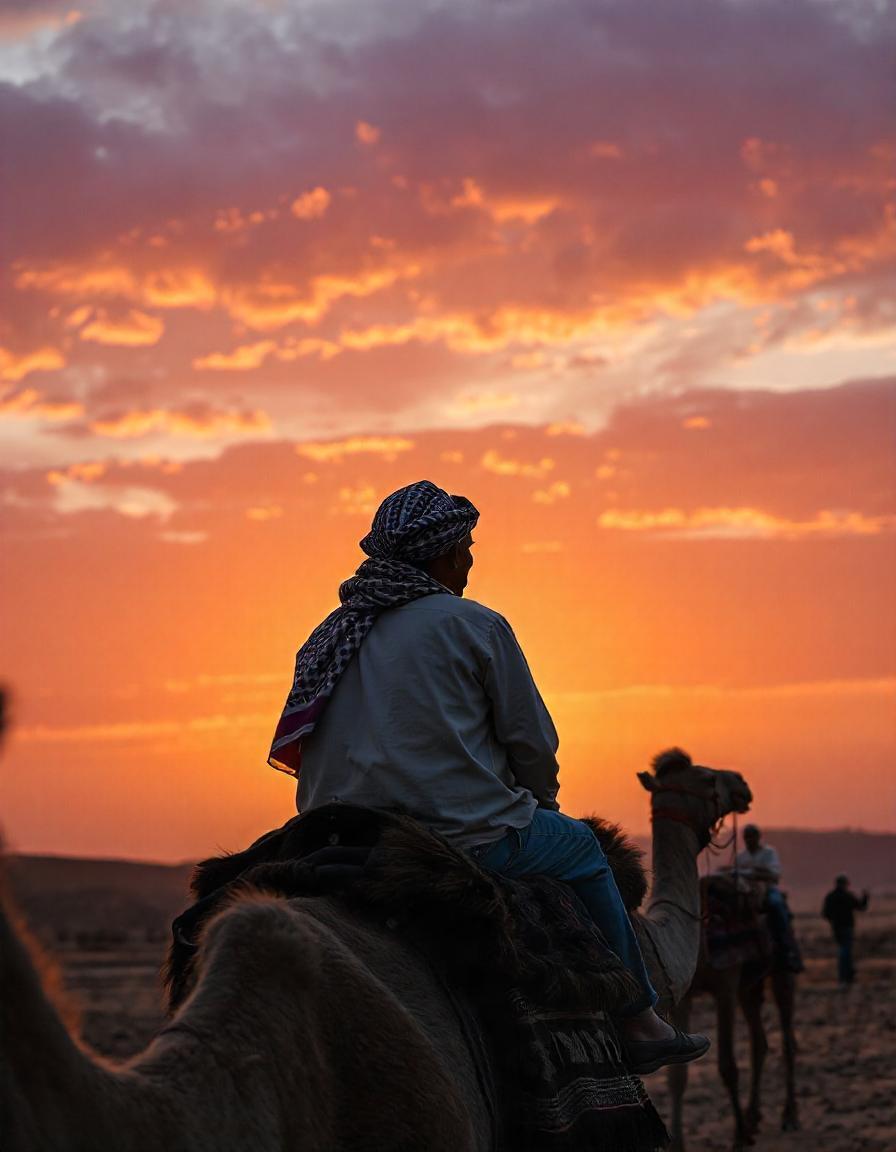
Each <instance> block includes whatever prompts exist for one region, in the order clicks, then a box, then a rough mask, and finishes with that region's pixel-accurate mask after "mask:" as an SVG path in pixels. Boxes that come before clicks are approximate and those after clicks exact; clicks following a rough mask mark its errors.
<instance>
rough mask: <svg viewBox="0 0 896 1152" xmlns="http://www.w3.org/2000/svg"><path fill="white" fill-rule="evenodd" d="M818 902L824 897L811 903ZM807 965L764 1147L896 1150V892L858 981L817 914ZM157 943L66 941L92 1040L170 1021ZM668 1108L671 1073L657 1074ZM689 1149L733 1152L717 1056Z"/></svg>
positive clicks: (863, 956)
mask: <svg viewBox="0 0 896 1152" xmlns="http://www.w3.org/2000/svg"><path fill="white" fill-rule="evenodd" d="M809 903H810V905H811V907H812V908H813V909H814V907H815V900H814V898H813V899H812V901H810V902H809ZM797 924H798V933H799V936H800V939H801V941H802V942H803V945H804V948H805V952H806V962H807V970H806V973H805V975H804V976H803V977H802V978H801V983H800V988H799V992H798V1001H797V1003H798V1011H797V1019H798V1026H797V1035H798V1042H799V1045H800V1053H799V1060H798V1096H799V1107H800V1118H801V1121H802V1129H801V1131H799V1132H793V1133H782V1132H780V1131H779V1130H778V1124H779V1116H780V1111H781V1105H782V1090H781V1085H780V1079H779V1059H780V1055H779V1054H780V1034H779V1032H778V1029H777V1026H776V1021H775V1012H774V1007H773V1005H772V1004H766V1008H765V1018H766V1023H767V1027H768V1034H769V1042H770V1045H771V1052H770V1054H769V1058H768V1062H767V1064H766V1072H765V1080H764V1085H765V1092H764V1111H765V1120H764V1125H763V1130H762V1132H761V1133H760V1135H759V1138H758V1140H757V1144H756V1152H860V1150H861V1152H896V895H894V896H892V897H890V898H883V899H880V898H878V899H875V900H874V901H873V904H872V908H871V910H870V911H869V912H868V913H866V914H865V916H864V917H862V918H861V919H860V930H859V942H858V948H857V956H858V965H859V979H858V982H857V984H856V985H855V986H854V987H853V988H852V989H850V990H849V991H848V992H843V991H841V990H840V989H839V988H838V987H837V984H836V981H835V976H834V965H835V962H834V955H833V945H832V942H831V941H830V938H829V935H828V932H827V926H826V925H825V924H824V923H823V922H822V921H821V920H820V919H819V918H818V915H817V912H815V911H811V912H809V911H807V912H805V913H802V914H799V915H798V917H797ZM161 954H162V948H161V947H160V945H159V944H158V943H152V944H149V943H143V944H139V945H138V944H133V945H124V946H122V945H117V946H115V947H113V948H106V949H94V950H88V949H85V948H84V947H83V946H81V947H72V948H69V949H65V950H63V951H61V952H59V953H57V955H58V956H59V957H60V959H61V961H62V966H63V971H64V976H65V981H66V984H67V987H68V989H69V991H70V993H71V995H72V996H73V997H74V999H75V1000H76V1001H77V1002H78V1003H80V1004H81V1006H82V1020H83V1031H84V1036H85V1038H86V1040H87V1041H88V1042H89V1043H90V1044H91V1045H93V1046H94V1047H95V1048H96V1049H97V1050H98V1051H100V1052H103V1053H105V1054H107V1055H109V1056H113V1057H116V1058H124V1057H127V1056H129V1055H131V1054H132V1053H134V1052H136V1051H139V1050H140V1049H141V1048H142V1047H143V1046H144V1045H145V1044H146V1042H147V1041H148V1040H149V1039H150V1038H151V1036H152V1035H153V1034H154V1032H155V1031H156V1029H157V1028H158V1026H159V1024H160V1021H161V1020H162V1015H163V1014H162V1007H161V993H160V988H159V980H158V967H159V964H160V961H161ZM694 1028H695V1029H696V1030H700V1031H706V1032H707V1033H708V1034H709V1035H710V1036H712V1035H713V1034H714V1030H715V1029H714V1016H713V1006H712V1003H711V1001H709V1000H708V999H703V1000H700V1001H698V1003H697V1007H696V1011H695V1018H694ZM738 1060H739V1064H740V1067H741V1070H742V1080H741V1083H742V1084H743V1085H746V1082H747V1068H748V1062H747V1061H748V1057H747V1037H746V1028H745V1027H744V1026H743V1025H741V1026H740V1027H739V1029H738ZM647 1087H648V1090H649V1091H650V1093H651V1095H652V1096H653V1098H654V1100H655V1102H656V1104H657V1106H658V1107H659V1109H660V1111H661V1113H662V1114H663V1115H667V1114H668V1113H667V1097H666V1091H665V1078H664V1075H663V1074H662V1073H660V1074H658V1075H656V1076H652V1077H650V1078H649V1080H648V1082H647ZM686 1132H687V1137H688V1152H727V1150H728V1149H730V1147H731V1134H732V1126H731V1121H730V1117H729V1113H728V1104H727V1098H726V1096H725V1093H724V1089H723V1088H722V1086H721V1084H720V1082H719V1079H718V1075H717V1072H716V1068H715V1061H714V1058H713V1054H712V1053H710V1055H709V1056H708V1057H707V1058H706V1059H705V1060H703V1061H702V1062H701V1063H700V1064H699V1065H697V1066H696V1067H694V1068H692V1071H691V1077H690V1084H689V1090H688V1096H687V1102H686ZM421 1152H425V1149H421Z"/></svg>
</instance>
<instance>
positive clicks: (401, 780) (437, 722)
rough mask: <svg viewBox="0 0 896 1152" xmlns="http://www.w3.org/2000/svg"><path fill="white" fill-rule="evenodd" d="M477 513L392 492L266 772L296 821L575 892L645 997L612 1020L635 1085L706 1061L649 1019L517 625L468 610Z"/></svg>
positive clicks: (608, 884) (309, 648) (323, 628)
mask: <svg viewBox="0 0 896 1152" xmlns="http://www.w3.org/2000/svg"><path fill="white" fill-rule="evenodd" d="M478 519H479V513H478V511H477V510H476V508H474V507H473V505H472V504H471V503H470V501H469V500H467V499H465V498H464V497H463V496H451V495H449V494H448V493H447V492H445V491H443V490H442V489H440V488H437V487H436V486H435V485H434V484H431V483H430V482H429V481H427V480H422V481H420V482H418V483H416V484H411V485H409V486H408V487H406V488H402V489H400V490H399V491H398V492H394V493H393V494H392V495H391V496H389V497H387V498H386V499H385V500H384V501H383V503H382V504H381V505H380V507H379V510H378V511H377V513H376V516H375V517H374V520H373V525H372V527H371V531H370V532H369V533H368V535H367V536H365V537H364V539H363V540H362V541H361V548H362V549H363V550H364V552H366V553H367V555H368V557H369V559H368V560H365V561H364V563H363V564H362V565H361V566H360V568H359V569H358V571H357V574H356V575H355V576H354V577H352V578H351V579H350V580H347V581H346V582H345V583H344V584H343V585H342V587H341V588H340V600H341V603H342V606H341V607H340V608H337V609H336V610H335V611H334V612H332V613H331V614H330V615H329V616H328V617H327V618H326V619H325V620H324V621H323V623H321V624H320V625H318V627H317V628H316V629H315V630H314V632H312V634H311V636H310V637H309V638H308V640H307V641H306V643H305V644H304V645H303V646H302V648H301V649H300V650H299V652H298V655H297V657H296V673H295V679H294V684H293V689H292V691H291V692H290V695H289V697H288V699H287V702H286V707H285V708H284V711H283V715H282V717H281V719H280V723H279V725H278V727H277V731H276V733H275V736H274V741H273V745H272V747H271V754H270V763H271V764H272V765H273V766H274V767H275V768H280V769H281V770H282V771H285V772H290V773H291V774H293V775H294V776H296V777H297V778H298V793H297V806H298V808H299V811H301V812H307V811H308V810H310V809H313V808H316V807H320V806H321V805H324V804H328V803H331V802H333V801H342V802H346V803H352V804H359V805H366V806H369V807H373V808H388V809H397V810H401V811H404V812H407V813H409V814H410V815H412V816H415V817H416V818H417V819H418V820H420V821H421V822H422V823H424V824H426V825H428V826H429V827H431V828H433V829H435V830H436V831H437V832H440V833H441V834H442V835H444V836H446V837H447V838H448V839H449V840H451V841H452V842H453V843H454V844H456V845H458V846H459V847H462V848H464V849H465V850H467V851H469V852H470V853H471V854H472V855H473V856H474V857H475V858H476V859H477V860H478V861H479V863H480V864H482V865H484V866H485V867H487V868H491V869H494V870H495V871H497V872H501V873H503V874H504V875H507V876H512V877H522V876H529V875H542V876H553V877H555V878H556V879H558V880H563V881H565V882H566V883H568V884H569V885H570V886H571V887H572V888H573V890H574V891H575V892H576V894H577V895H578V896H579V898H580V899H581V901H582V903H583V904H584V905H585V906H586V908H587V909H588V911H589V912H590V914H591V915H592V916H593V918H594V920H595V921H596V923H597V925H598V927H599V928H600V929H601V931H602V932H603V934H604V936H605V938H606V940H607V942H608V943H609V945H610V947H611V948H612V949H613V951H614V952H615V953H616V954H617V955H618V956H619V957H620V959H621V960H622V962H623V964H624V965H625V967H626V968H627V969H628V970H629V971H630V972H631V973H632V974H633V975H634V976H635V978H636V979H637V981H638V983H639V984H640V986H641V988H642V990H643V994H642V996H641V997H640V998H639V999H638V1000H637V1001H636V1002H635V1003H633V1004H632V1005H630V1006H629V1008H628V1009H627V1011H626V1013H625V1015H624V1017H623V1018H622V1019H621V1020H620V1025H621V1028H622V1034H623V1038H624V1042H625V1046H626V1050H627V1056H628V1060H629V1064H630V1066H631V1069H632V1071H634V1072H640V1073H641V1074H644V1073H647V1072H651V1071H654V1070H656V1069H657V1068H659V1067H661V1066H662V1065H664V1064H673V1063H684V1062H686V1061H689V1060H693V1059H695V1058H697V1057H699V1056H702V1055H703V1054H704V1053H705V1052H706V1050H707V1049H708V1047H709V1041H708V1040H707V1039H706V1038H705V1037H704V1036H696V1035H694V1036H691V1035H687V1034H685V1033H682V1032H680V1031H679V1030H678V1029H675V1028H673V1027H672V1026H671V1025H669V1024H667V1023H666V1022H665V1021H664V1020H662V1019H661V1018H660V1017H659V1016H657V1014H656V1012H655V1011H654V1005H655V1004H656V1001H657V994H656V992H655V991H654V989H653V988H652V986H651V984H650V979H649V977H648V975H647V971H646V969H645V967H644V961H643V959H642V957H641V952H640V949H639V947H638V943H637V940H636V938H635V934H634V931H633V929H632V926H631V923H630V921H629V919H628V915H627V913H626V911H625V907H624V905H623V902H622V899H621V897H620V895H619V892H618V890H617V888H616V884H615V881H614V879H613V875H612V872H611V871H610V868H609V866H608V864H607V859H606V856H605V855H604V853H603V850H602V848H601V846H600V844H599V843H598V841H597V839H596V837H595V836H594V834H593V833H592V832H591V830H590V828H588V827H587V826H586V825H585V824H582V823H581V822H580V821H578V820H573V819H572V818H571V817H569V816H566V815H563V814H562V813H561V812H560V810H559V805H558V804H557V792H558V789H559V784H558V781H557V773H558V766H557V760H556V751H557V744H558V741H557V733H556V731H555V729H554V725H553V723H552V721H551V717H550V715H549V714H548V711H547V709H546V708H545V705H544V702H543V701H542V699H541V696H540V695H539V693H538V689H537V688H536V686H535V683H534V681H533V679H532V675H531V673H530V671H529V667H528V665H527V664H526V660H525V657H524V656H523V653H522V651H521V649H520V647H519V644H518V643H517V641H516V637H515V636H514V634H513V632H512V630H511V628H510V625H509V624H508V623H507V621H506V620H505V619H504V618H503V617H502V616H500V615H498V613H497V612H493V611H492V610H491V609H489V608H486V607H484V606H483V605H481V604H477V603H476V602H475V601H472V600H464V599H463V592H464V588H465V587H466V583H467V576H468V573H469V571H470V568H471V567H472V564H473V556H472V553H471V551H470V549H471V547H472V545H473V539H472V536H471V533H472V530H473V528H474V527H475V526H476V523H477V521H478Z"/></svg>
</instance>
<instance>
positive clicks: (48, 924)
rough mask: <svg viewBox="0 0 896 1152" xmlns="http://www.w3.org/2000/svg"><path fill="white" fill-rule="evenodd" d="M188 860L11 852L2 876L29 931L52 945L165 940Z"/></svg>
mask: <svg viewBox="0 0 896 1152" xmlns="http://www.w3.org/2000/svg"><path fill="white" fill-rule="evenodd" d="M192 871H193V866H192V864H172V865H169V864H143V863H138V862H137V861H134V860H91V859H82V858H80V857H68V856H13V857H11V858H10V859H9V860H8V862H7V875H8V878H9V882H10V887H11V889H12V892H13V895H14V897H15V899H16V902H17V903H18V905H19V907H20V908H21V910H22V912H23V913H24V914H25V918H26V920H27V921H28V923H29V924H30V925H31V927H32V929H33V931H35V932H36V933H37V935H38V936H39V937H40V938H41V939H43V940H45V941H48V942H49V941H52V942H54V943H56V944H69V943H70V944H72V945H77V946H81V947H84V946H89V945H90V944H98V945H102V944H108V945H113V944H115V943H120V942H121V941H123V940H135V939H136V940H148V941H161V940H164V939H167V937H168V934H169V931H170V926H171V920H172V919H173V918H174V916H176V915H177V913H178V912H180V911H182V910H183V909H184V908H185V907H186V906H187V904H189V902H190V898H189V892H188V888H189V882H190V875H191V873H192Z"/></svg>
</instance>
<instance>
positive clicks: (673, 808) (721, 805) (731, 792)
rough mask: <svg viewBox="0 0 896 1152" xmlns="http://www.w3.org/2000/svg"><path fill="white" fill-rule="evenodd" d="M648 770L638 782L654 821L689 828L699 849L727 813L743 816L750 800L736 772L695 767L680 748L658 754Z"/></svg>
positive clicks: (747, 791)
mask: <svg viewBox="0 0 896 1152" xmlns="http://www.w3.org/2000/svg"><path fill="white" fill-rule="evenodd" d="M651 767H652V768H653V772H639V773H638V779H639V780H640V781H641V784H642V785H643V786H644V787H645V788H646V789H647V791H648V792H649V793H650V807H651V813H652V816H653V818H654V819H655V820H656V819H666V820H675V821H678V822H679V823H681V824H687V825H689V826H690V827H691V828H693V830H694V831H695V832H696V833H697V839H698V840H699V842H700V846H701V848H703V847H705V846H706V845H707V844H708V843H709V840H710V838H711V836H712V829H713V827H714V826H715V825H716V824H718V822H719V821H720V820H722V819H723V818H724V817H725V816H727V815H728V813H729V812H746V811H747V810H748V809H749V807H750V804H751V802H752V800H753V793H752V792H751V791H750V788H749V785H748V784H747V782H746V780H744V778H743V776H741V774H740V773H739V772H730V771H727V770H725V769H721V768H704V767H702V766H701V765H699V764H694V763H693V761H692V760H691V758H690V756H689V755H688V754H687V752H682V750H681V749H680V748H669V749H667V750H666V751H665V752H660V753H659V755H658V756H654V758H653V762H652V765H651Z"/></svg>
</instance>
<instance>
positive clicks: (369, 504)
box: [331, 484, 381, 516]
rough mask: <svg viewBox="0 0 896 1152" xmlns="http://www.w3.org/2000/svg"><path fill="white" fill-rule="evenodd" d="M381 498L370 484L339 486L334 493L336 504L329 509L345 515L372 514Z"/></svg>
mask: <svg viewBox="0 0 896 1152" xmlns="http://www.w3.org/2000/svg"><path fill="white" fill-rule="evenodd" d="M380 499H381V494H380V493H378V492H377V490H376V488H374V487H373V485H372V484H357V485H354V486H346V487H343V488H340V489H339V491H338V492H337V494H336V504H335V505H334V506H333V508H332V509H331V511H333V512H336V513H341V514H344V515H346V516H372V515H373V514H374V512H376V510H377V507H378V505H379V502H380Z"/></svg>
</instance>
